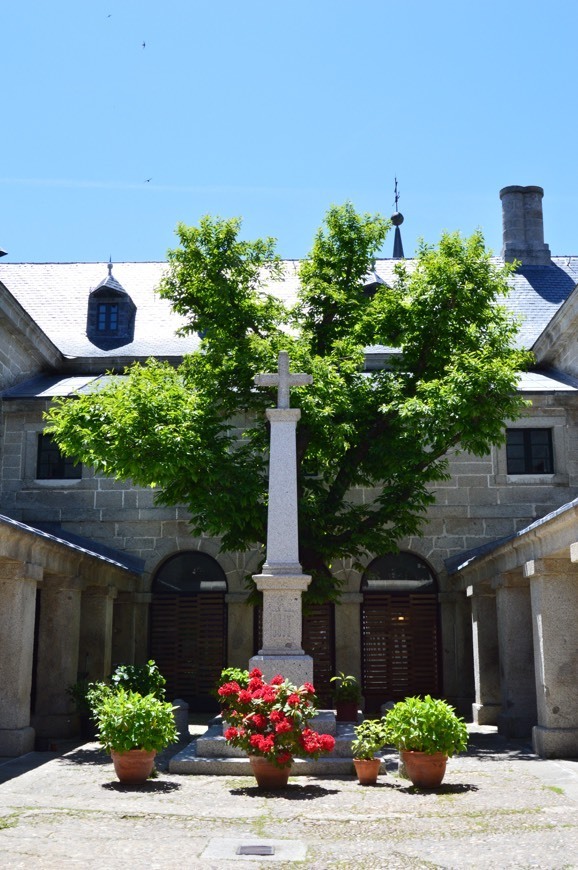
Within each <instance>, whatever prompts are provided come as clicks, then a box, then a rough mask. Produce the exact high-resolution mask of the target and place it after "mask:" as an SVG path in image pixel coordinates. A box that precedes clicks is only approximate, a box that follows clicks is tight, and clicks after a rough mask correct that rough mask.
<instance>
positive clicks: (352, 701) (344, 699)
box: [329, 672, 361, 722]
mask: <svg viewBox="0 0 578 870" xmlns="http://www.w3.org/2000/svg"><path fill="white" fill-rule="evenodd" d="M329 682H331V683H333V700H334V701H335V718H336V719H337V721H338V722H357V714H358V708H359V703H360V701H361V688H360V686H359V683H358V681H357V679H356V678H355V677H354V676H352V675H351V674H348V675H345V674H344V673H343V672H340V673H339V674H337V676H335V677H331V679H330V681H329Z"/></svg>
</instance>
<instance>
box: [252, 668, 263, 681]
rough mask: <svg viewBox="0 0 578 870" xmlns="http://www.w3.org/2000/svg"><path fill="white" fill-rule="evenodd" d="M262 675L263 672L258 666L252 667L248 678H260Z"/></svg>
mask: <svg viewBox="0 0 578 870" xmlns="http://www.w3.org/2000/svg"><path fill="white" fill-rule="evenodd" d="M262 676H263V672H262V671H260V670H259V668H253V670H252V671H251V672H250V674H249V679H250V680H254V679H259V680H260V679H261V677H262Z"/></svg>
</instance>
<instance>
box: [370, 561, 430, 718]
mask: <svg viewBox="0 0 578 870" xmlns="http://www.w3.org/2000/svg"><path fill="white" fill-rule="evenodd" d="M361 592H362V593H363V603H362V606H361V657H362V673H363V694H364V697H365V708H366V712H370V713H375V712H377V711H379V708H380V706H381V704H383V703H384V702H386V701H399V700H402V699H403V698H405V697H407V696H409V695H425V694H430V695H434V696H435V695H439V693H440V692H441V679H440V655H439V648H440V632H439V620H438V602H437V582H436V578H435V576H434V574H433V572H432V571H431V570H430V568H429V566H428V565H427V563H426V562H424V560H423V559H420V558H419V557H418V556H415V555H414V554H413V553H392V554H390V555H387V556H378V557H377V558H376V559H374V560H373V561H372V562H371V563H370V564H369V565H368V567H367V569H366V570H365V572H364V574H363V577H362V581H361Z"/></svg>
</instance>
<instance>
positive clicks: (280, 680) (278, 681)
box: [271, 674, 285, 686]
mask: <svg viewBox="0 0 578 870" xmlns="http://www.w3.org/2000/svg"><path fill="white" fill-rule="evenodd" d="M284 682H285V678H284V677H282V676H281V674H276V676H274V677H273V679H272V680H271V685H272V686H280V685H281V683H284Z"/></svg>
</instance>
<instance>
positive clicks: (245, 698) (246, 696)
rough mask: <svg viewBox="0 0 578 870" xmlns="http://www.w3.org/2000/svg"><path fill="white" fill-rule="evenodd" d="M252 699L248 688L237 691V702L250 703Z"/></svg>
mask: <svg viewBox="0 0 578 870" xmlns="http://www.w3.org/2000/svg"><path fill="white" fill-rule="evenodd" d="M252 699H253V695H252V694H251V692H250V691H249V690H248V689H241V691H240V692H239V698H238V700H239V704H250V703H251V701H252Z"/></svg>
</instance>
